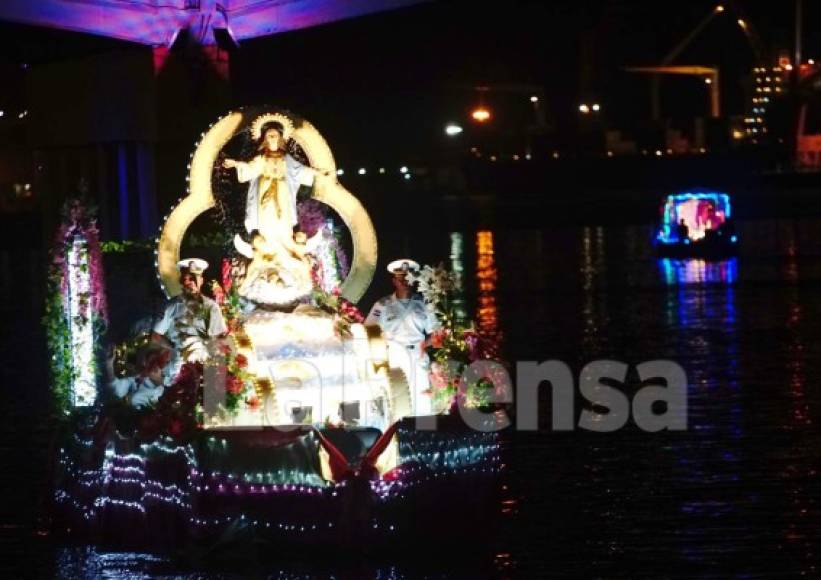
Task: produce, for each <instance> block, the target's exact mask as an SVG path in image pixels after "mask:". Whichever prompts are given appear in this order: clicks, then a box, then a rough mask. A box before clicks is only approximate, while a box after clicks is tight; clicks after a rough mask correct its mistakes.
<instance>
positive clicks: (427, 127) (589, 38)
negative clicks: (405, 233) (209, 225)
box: [0, 0, 821, 164]
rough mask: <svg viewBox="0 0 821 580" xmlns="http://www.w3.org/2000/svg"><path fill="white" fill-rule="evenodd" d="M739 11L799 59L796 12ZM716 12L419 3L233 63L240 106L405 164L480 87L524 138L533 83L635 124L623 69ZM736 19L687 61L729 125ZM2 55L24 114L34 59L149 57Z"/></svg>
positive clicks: (557, 106)
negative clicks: (716, 73) (302, 121)
mask: <svg viewBox="0 0 821 580" xmlns="http://www.w3.org/2000/svg"><path fill="white" fill-rule="evenodd" d="M735 4H736V5H737V6H741V7H742V8H743V10H744V12H745V13H746V17H747V19H748V20H749V21H750V22H752V24H753V26H754V27H755V28H756V29H757V30H758V33H759V34H760V36H761V41H762V45H763V46H764V48H765V49H767V50H773V49H775V48H784V49H788V50H792V37H793V33H792V30H793V2H791V1H786V0H785V1H783V2H772V1H762V2H736V3H735ZM715 5H716V3H715V2H705V1H688V2H678V3H667V2H657V1H649V0H619V1H615V0H610V1H606V0H586V1H565V0H561V1H552V2H532V1H531V2H528V1H521V0H519V1H512V2H504V3H499V4H497V5H496V7H495V8H494V7H493V6H480V5H479V4H478V3H475V2H466V1H461V0H459V1H438V2H430V3H425V4H420V5H418V6H413V7H410V8H405V9H400V10H396V11H391V12H387V13H382V14H377V15H373V16H366V17H362V18H358V19H354V20H349V21H343V22H338V23H334V24H330V25H326V26H321V27H317V28H313V29H309V30H303V31H296V32H291V33H285V34H280V35H276V36H272V37H267V38H260V39H256V40H252V41H246V42H244V43H243V44H242V46H241V47H240V49H239V51H238V52H237V53H236V54H234V55H233V57H232V59H233V60H232V94H233V104H234V105H243V104H256V103H271V104H277V105H284V106H286V107H289V108H291V109H293V110H294V111H296V112H300V113H302V114H303V115H305V116H306V117H307V118H309V119H311V120H312V121H313V122H314V124H315V125H317V126H318V127H319V128H320V129H321V130H322V131H323V132H324V133H325V134H326V137H327V138H328V140H329V141H330V142H331V143H332V146H333V145H334V144H337V147H335V149H336V150H337V155H338V157H339V158H340V161H341V163H343V164H344V163H346V162H350V163H358V162H363V163H364V162H383V161H384V162H393V161H394V160H396V159H399V158H402V157H408V158H410V157H412V156H413V155H415V154H418V153H419V152H420V151H425V150H429V149H430V148H439V147H445V146H446V144H445V143H443V141H444V140H445V137H444V135H443V132H442V129H443V127H444V125H445V124H446V123H447V122H450V121H454V122H458V123H461V124H463V125H468V119H467V116H468V113H469V111H470V109H471V108H472V106H473V105H475V104H476V102H477V93H476V92H475V90H474V89H473V87H475V86H477V85H489V86H491V88H495V87H501V88H502V90H501V91H492V92H491V93H490V94H488V96H487V98H486V101H487V104H488V105H489V106H491V107H492V109H493V111H494V113H495V120H494V124H493V127H492V130H493V131H497V132H515V131H517V130H518V129H519V128H520V127H521V126H522V124H523V123H526V122H529V119H530V117H528V115H532V109H531V105H530V102H529V96H530V94H531V91H529V88H528V87H531V86H532V87H534V88H536V89H538V88H541V91H540V92H541V97H542V105H541V106H542V107H543V109H544V111H545V113H546V120H547V123H548V126H549V127H555V128H558V129H563V128H567V127H570V126H572V125H573V123H575V122H576V118H577V116H578V115H577V107H578V104H579V102H582V101H584V100H587V101H591V102H592V101H596V102H599V103H601V105H602V115H603V118H604V119H605V121H606V122H607V124H608V125H609V126H611V127H612V128H619V127H623V126H629V125H631V124H634V123H636V122H637V121H639V120H642V119H645V118H646V117H647V116H648V113H649V91H648V80H647V78H646V77H644V76H640V75H639V76H637V75H634V74H631V73H627V72H624V71H623V70H622V67H624V66H625V65H630V64H634V65H636V64H638V65H641V64H653V63H657V62H658V61H659V60H660V59H661V58H663V56H664V55H665V54H666V53H667V52H668V51H669V50H670V49H671V48H672V47H673V46H674V45H675V44H676V43H677V42H678V41H679V40H680V39H681V38H683V37H684V36H685V35H686V34H687V33H688V32H689V31H690V30H691V29H692V28H693V27H694V26H695V25H696V24H697V23H698V22H699V21H700V20H701V19H702V18H704V16H706V15H707V14H708V13H709V12H710V11H711V10H712V9H713V7H714V6H715ZM727 5H728V7H729V3H727ZM818 17H821V8H819V7H818V5H817V3H813V2H805V35H804V55H805V58H812V57H813V56H814V55H815V56H821V51H819V52H818V54H816V51H817V49H818V48H819V47H818V40H817V38H815V37H814V35H812V34H811V32H812V26H811V23H812V22H814V21H817V19H818ZM735 18H736V17H735V16H734V15H732V14H730V11H728V12H727V13H725V14H724V15H721V16H719V17H717V18H716V19H715V20H714V21H713V22H712V23H711V24H710V25H709V26H708V27H707V28H706V29H705V30H704V32H703V33H702V34H701V35H700V36H699V37H698V38H697V39H695V40H694V42H693V43H692V45H691V46H690V47H689V48H688V49H687V50H685V51H684V52H683V53H682V55H681V56H680V57H679V58H678V59H677V60H676V63H677V64H701V65H717V66H719V67H720V69H721V74H722V91H723V95H722V97H723V99H722V100H723V107H724V112H725V113H726V114H730V115H738V114H741V113H743V111H744V94H743V89H742V86H743V84H742V81H743V79H744V76H745V75H746V74H747V73H748V72H749V70H750V68H751V67H752V66H753V63H754V60H755V59H754V54H753V51H752V49H751V46H750V44H749V42H748V41H747V39H746V37H745V36H744V35H743V33H742V31H741V30H740V28H739V26H738V25H737V24H736V22H735ZM0 48H2V55H3V56H2V63H1V64H0V67H2V68H0V72H2V74H3V75H4V78H6V79H7V80H8V81H9V83H8V86H9V88H10V89H11V90H8V89H7V90H6V91H4V93H3V94H2V95H0V106H2V107H3V108H4V109H6V110H15V109H18V108H19V109H22V108H24V106H25V100H26V97H25V91H24V89H23V88H22V87H23V84H24V83H23V79H24V74H25V71H23V70H22V69H21V66H20V65H21V64H22V63H26V64H28V65H29V66H30V67H34V66H37V65H38V64H40V63H45V62H53V61H59V60H65V59H71V58H77V57H81V56H83V55H87V54H93V53H100V52H107V51H111V50H118V49H128V50H144V48H140V47H137V46H134V45H129V44H127V43H123V42H119V41H114V40H110V39H104V38H96V37H92V36H88V35H82V34H76V33H69V32H60V31H51V30H44V29H38V28H32V27H28V26H22V25H16V24H2V25H0ZM4 84H5V83H4ZM707 102H708V101H707V95H706V91H705V90H704V87H703V86H702V84H701V81H700V80H698V79H694V78H675V79H667V80H665V81H664V89H663V95H662V107H663V112H664V115H665V116H668V117H672V118H677V117H682V118H692V117H694V116H702V115H705V114H706V112H707ZM468 129H469V131H471V130H475V129H472V128H470V127H469V128H468ZM482 130H485V131H488V130H491V129H482ZM467 137H469V135H467ZM340 147H341V149H340Z"/></svg>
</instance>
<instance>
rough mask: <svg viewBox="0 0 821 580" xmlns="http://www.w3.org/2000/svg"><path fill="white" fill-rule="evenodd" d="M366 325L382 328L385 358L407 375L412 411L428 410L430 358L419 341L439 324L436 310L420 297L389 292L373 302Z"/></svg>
mask: <svg viewBox="0 0 821 580" xmlns="http://www.w3.org/2000/svg"><path fill="white" fill-rule="evenodd" d="M365 326H379V327H380V328H381V329H382V335H383V336H384V337H385V339H386V340H387V343H388V359H389V360H388V362H389V363H390V365H391V366H392V367H398V368H401V369H402V371H404V373H405V375H406V376H407V378H408V386H409V387H410V389H411V396H412V397H413V402H414V413H415V414H416V415H427V414H430V412H431V398H430V395H429V394H428V393H424V391H427V390H428V389H429V388H430V381H429V380H428V369H429V367H430V361H429V359H428V355H427V353H425V351H423V350H422V349H421V346H420V345H421V343H422V341H423V340H425V338H426V337H427V336H429V335H430V334H431V333H432V332H433V331H434V330H436V329H437V328H438V326H439V321H438V320H437V318H436V315H435V313H434V312H433V311H432V310H431V308H429V307H428V305H427V304H425V302H424V301H423V300H422V299H421V298H419V297H416V296H414V297H411V298H408V299H404V300H400V299H399V298H397V297H396V294H391V295H390V296H385V297H384V298H382V299H380V300H378V301H377V302H376V304H374V305H373V308H371V311H370V313H369V314H368V317H367V318H366V319H365ZM423 393H424V394H423Z"/></svg>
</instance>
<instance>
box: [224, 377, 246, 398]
mask: <svg viewBox="0 0 821 580" xmlns="http://www.w3.org/2000/svg"><path fill="white" fill-rule="evenodd" d="M244 388H245V383H243V382H242V379H240V378H239V377H237V376H235V375H228V376H227V377H225V391H226V392H227V393H229V394H231V395H239V394H240V393H241V392H242V391H243V389H244Z"/></svg>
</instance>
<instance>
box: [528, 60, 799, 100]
mask: <svg viewBox="0 0 821 580" xmlns="http://www.w3.org/2000/svg"><path fill="white" fill-rule="evenodd" d="M810 64H812V63H810ZM530 102H531V103H538V102H539V97H537V96H536V95H533V96H532V97H530Z"/></svg>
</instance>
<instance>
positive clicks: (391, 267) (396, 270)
mask: <svg viewBox="0 0 821 580" xmlns="http://www.w3.org/2000/svg"><path fill="white" fill-rule="evenodd" d="M418 271H419V263H418V262H414V261H413V260H410V259H408V258H402V259H400V260H394V261H393V262H391V263H390V264H388V272H390V273H391V274H401V273H403V272H418Z"/></svg>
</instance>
